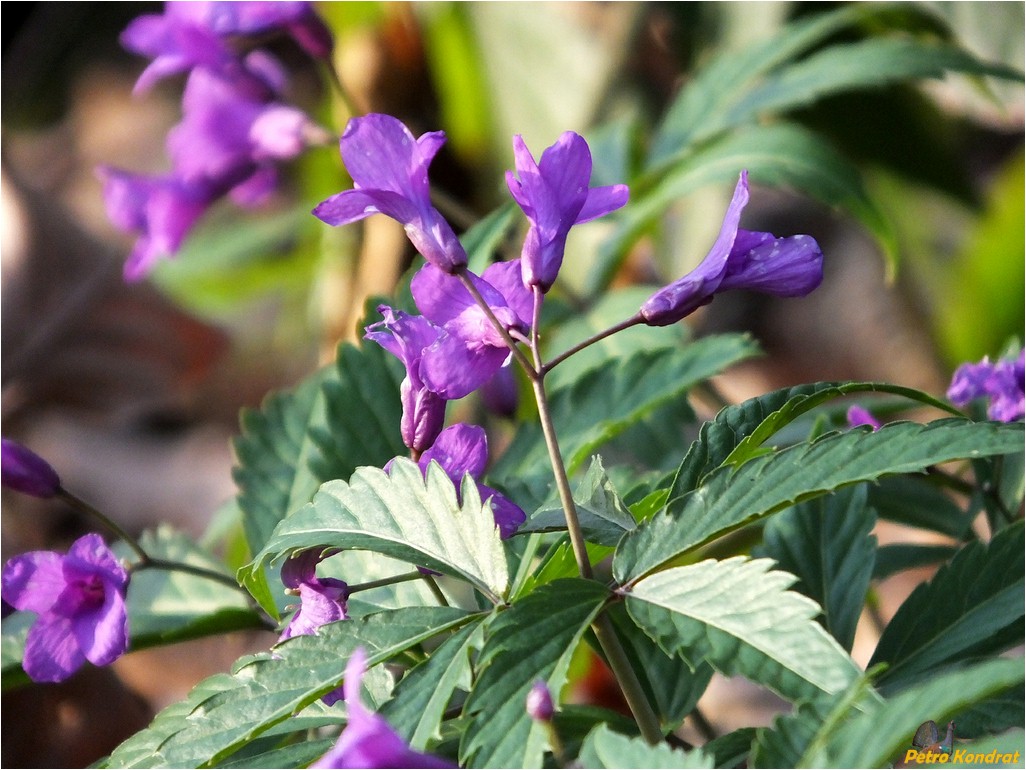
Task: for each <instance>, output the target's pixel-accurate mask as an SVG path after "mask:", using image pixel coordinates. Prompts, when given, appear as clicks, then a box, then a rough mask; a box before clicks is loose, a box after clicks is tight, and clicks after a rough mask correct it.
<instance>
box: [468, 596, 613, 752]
mask: <svg viewBox="0 0 1026 770" xmlns="http://www.w3.org/2000/svg"><path fill="white" fill-rule="evenodd" d="M608 598H609V591H608V590H607V589H606V588H605V587H604V586H602V585H600V584H599V583H596V582H594V581H590V580H582V579H580V578H577V579H567V580H557V581H555V582H553V583H549V584H547V585H544V586H540V587H539V588H538V589H537V590H535V591H533V592H532V593H530V594H528V595H527V596H525V597H523V598H522V599H521V600H519V601H517V602H514V603H513V605H512V606H510V608H509V609H508V610H506V611H504V612H502V613H500V614H498V615H497V616H496V617H495V619H494V620H493V621H492V622H491V624H490V625H489V627H488V629H487V632H486V637H485V643H484V648H483V649H482V650H481V655H480V658H479V660H478V665H479V666H480V667H481V672H480V674H479V676H478V678H477V681H476V682H475V683H474V689H473V690H472V691H471V693H470V697H469V698H468V700H467V703H466V706H465V707H464V711H463V713H464V715H466V716H469V717H470V718H471V721H470V723H469V724H468V725H467V729H466V732H465V733H464V735H463V739H462V741H461V743H460V761H461V762H462V763H464V764H467V765H471V766H473V767H541V766H542V757H543V754H544V752H545V749H546V746H547V745H548V736H547V734H546V730H545V727H544V726H543V725H542V724H540V723H538V722H535V721H534V720H532V719H531V718H530V717H529V716H528V714H527V710H526V708H525V705H526V699H527V693H528V691H529V690H530V689H531V686H532V685H533V684H534V682H535V681H536V680H538V679H542V680H544V681H545V682H546V683H547V684H548V687H549V690H550V692H552V693H558V692H559V691H560V690H561V689H562V687H563V684H564V682H565V681H566V673H567V669H568V667H569V665H570V657H571V655H572V654H573V651H574V648H575V647H576V646H577V643H578V642H579V641H580V639H581V636H582V634H583V633H584V631H585V629H586V628H587V627H588V625H589V624H590V623H591V622H592V620H594V619H595V616H596V615H598V613H599V611H600V610H601V608H602V605H603V604H604V603H605V601H606V599H608Z"/></svg>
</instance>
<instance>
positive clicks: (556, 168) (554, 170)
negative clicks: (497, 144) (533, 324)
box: [506, 131, 629, 291]
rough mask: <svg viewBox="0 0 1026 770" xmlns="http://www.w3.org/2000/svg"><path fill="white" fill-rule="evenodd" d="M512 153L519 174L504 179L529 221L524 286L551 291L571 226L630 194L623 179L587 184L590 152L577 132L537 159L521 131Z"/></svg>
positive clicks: (621, 202) (611, 207)
mask: <svg viewBox="0 0 1026 770" xmlns="http://www.w3.org/2000/svg"><path fill="white" fill-rule="evenodd" d="M513 154H514V161H515V164H516V169H517V170H516V173H517V174H519V176H520V178H519V179H517V177H516V176H515V175H514V173H513V172H512V171H507V172H506V184H507V185H508V186H509V191H510V194H512V196H513V199H514V200H516V202H517V204H519V206H520V208H521V209H523V210H524V214H526V215H527V218H528V219H529V220H530V222H531V227H530V229H529V230H528V232H527V238H526V239H525V240H524V247H523V252H522V254H521V257H522V262H521V269H522V271H523V281H524V285H525V286H528V287H531V286H539V287H540V288H541V290H542V291H548V290H549V287H551V286H552V284H553V283H554V282H555V280H556V274H557V273H558V272H559V267H560V265H562V264H563V252H564V250H565V249H566V237H567V233H569V232H570V228H571V227H573V226H574V225H577V224H581V223H582V222H589V221H591V220H592V219H597V218H598V217H601V216H605V215H606V214H608V213H609V212H611V211H615V210H616V209H618V208H620V207H621V206H623V205H624V204H625V203H627V197H628V194H629V193H628V190H627V186H626V185H622V184H618V185H610V186H608V187H593V188H591V189H589V188H588V185H589V184H590V182H591V151H590V150H589V149H588V143H587V142H585V141H584V138H583V137H581V136H580V135H579V134H575V133H574V132H573V131H566V132H564V133H563V135H562V136H560V137H559V139H558V140H557V141H556V143H555V144H553V145H552V146H551V147H549V148H547V149H546V150H545V151H544V152H543V153H542V156H541V160H540V161H539V162H538V163H535V161H534V156H533V155H531V151H530V150H528V149H527V145H526V144H524V140H523V137H521V136H520V135H519V134H517V135H516V136H514V137H513Z"/></svg>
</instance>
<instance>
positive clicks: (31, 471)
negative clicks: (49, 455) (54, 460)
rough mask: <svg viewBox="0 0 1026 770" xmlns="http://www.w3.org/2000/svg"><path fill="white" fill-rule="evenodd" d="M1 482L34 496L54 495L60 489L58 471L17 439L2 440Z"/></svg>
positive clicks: (0, 457)
mask: <svg viewBox="0 0 1026 770" xmlns="http://www.w3.org/2000/svg"><path fill="white" fill-rule="evenodd" d="M0 443H2V449H0V484H3V486H5V487H7V488H9V489H13V490H16V491H18V492H23V493H25V494H26V495H32V496H33V497H53V496H54V495H55V494H57V490H58V489H60V486H61V480H60V478H59V477H58V476H57V471H55V470H54V469H53V468H51V467H50V464H49V463H48V462H47V461H46V460H44V459H43V458H42V457H40V456H39V455H37V454H36V453H35V452H32V451H30V450H28V449H26V448H25V447H23V446H22V445H21V444H19V443H17V442H16V441H11V440H10V439H6V438H5V439H2V440H0Z"/></svg>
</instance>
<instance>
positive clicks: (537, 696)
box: [526, 679, 554, 722]
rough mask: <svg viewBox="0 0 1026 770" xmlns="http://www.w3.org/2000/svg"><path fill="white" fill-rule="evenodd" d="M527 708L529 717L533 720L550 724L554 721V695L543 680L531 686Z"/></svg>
mask: <svg viewBox="0 0 1026 770" xmlns="http://www.w3.org/2000/svg"><path fill="white" fill-rule="evenodd" d="M526 706H527V715H528V716H529V717H531V719H534V720H537V721H538V722H548V721H549V720H551V719H552V712H553V711H554V708H553V705H552V694H551V693H550V692H549V688H548V685H546V684H545V682H544V681H542V680H541V679H539V680H538V681H536V682H535V683H534V684H533V685H532V686H531V690H530V692H528V693H527V704H526Z"/></svg>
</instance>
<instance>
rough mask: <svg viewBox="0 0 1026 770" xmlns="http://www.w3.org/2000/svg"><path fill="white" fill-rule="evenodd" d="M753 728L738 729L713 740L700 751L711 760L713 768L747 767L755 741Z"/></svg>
mask: <svg viewBox="0 0 1026 770" xmlns="http://www.w3.org/2000/svg"><path fill="white" fill-rule="evenodd" d="M755 733H756V729H755V728H754V727H740V728H738V729H737V730H733V731H731V732H729V733H727V734H726V735H721V736H719V737H718V738H713V739H712V740H711V741H709V742H708V743H706V744H705V745H703V746H702V751H704V752H705V753H706V754H709V755H711V756H712V758H713V762H714V766H715V767H724V768H736V767H749V766H750V764H746V761H747V760H748V755H749V754H750V753H751V750H752V741H754V740H755Z"/></svg>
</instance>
